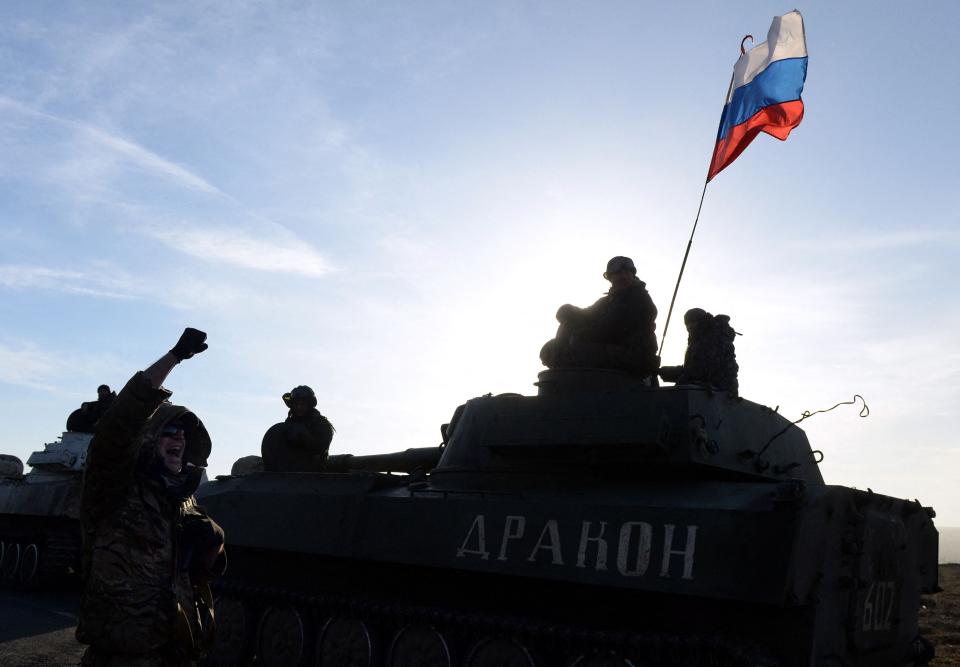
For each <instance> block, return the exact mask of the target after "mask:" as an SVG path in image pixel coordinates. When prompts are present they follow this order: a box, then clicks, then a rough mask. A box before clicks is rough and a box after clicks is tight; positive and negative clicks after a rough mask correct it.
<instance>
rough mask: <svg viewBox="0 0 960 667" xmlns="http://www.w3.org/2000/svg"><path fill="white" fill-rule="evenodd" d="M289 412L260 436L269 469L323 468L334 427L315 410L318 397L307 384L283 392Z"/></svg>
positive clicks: (275, 470)
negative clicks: (283, 418)
mask: <svg viewBox="0 0 960 667" xmlns="http://www.w3.org/2000/svg"><path fill="white" fill-rule="evenodd" d="M283 402H284V404H286V406H287V407H288V408H290V412H289V413H288V415H287V420H286V421H285V422H281V423H279V424H274V425H273V426H271V427H270V428H269V429H267V432H266V433H265V434H264V435H263V443H262V444H261V447H260V453H261V454H262V455H263V465H264V468H265V469H266V470H267V471H270V472H311V471H317V470H323V468H324V464H325V463H326V461H327V452H328V450H329V449H330V442H331V440H333V434H334V433H335V431H336V429H334V428H333V425H332V424H331V423H330V420H329V419H327V418H326V417H324V416H323V415H322V414H320V411H319V410H317V396H316V394H314V393H313V389H311V388H310V387H308V386H306V385H300V386H299V387H295V388H294V389H293V390H292V391H289V392H287V393H286V394H284V395H283Z"/></svg>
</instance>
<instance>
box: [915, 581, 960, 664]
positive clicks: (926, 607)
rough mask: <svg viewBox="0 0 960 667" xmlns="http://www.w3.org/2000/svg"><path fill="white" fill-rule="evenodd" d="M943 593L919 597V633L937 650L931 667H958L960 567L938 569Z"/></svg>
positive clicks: (959, 652)
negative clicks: (920, 604)
mask: <svg viewBox="0 0 960 667" xmlns="http://www.w3.org/2000/svg"><path fill="white" fill-rule="evenodd" d="M940 588H942V589H943V592H941V593H937V594H936V595H925V596H923V607H922V608H921V609H920V633H921V634H922V635H923V636H924V637H926V638H927V639H929V640H930V641H932V642H933V643H934V646H936V647H937V657H936V658H935V659H934V661H933V662H931V663H930V665H931V667H934V666H935V667H947V666H948V665H949V666H951V667H954V666H956V665H960V565H957V564H952V565H941V566H940Z"/></svg>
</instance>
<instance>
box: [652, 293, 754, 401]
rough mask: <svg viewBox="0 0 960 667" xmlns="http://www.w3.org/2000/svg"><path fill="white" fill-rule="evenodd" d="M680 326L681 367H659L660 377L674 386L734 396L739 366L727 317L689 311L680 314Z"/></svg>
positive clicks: (701, 310)
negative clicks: (684, 330)
mask: <svg viewBox="0 0 960 667" xmlns="http://www.w3.org/2000/svg"><path fill="white" fill-rule="evenodd" d="M683 323H684V325H685V326H686V327H687V351H686V353H685V354H684V357H683V365H682V366H663V367H662V368H661V369H660V377H662V378H663V379H664V380H666V381H667V382H676V383H677V384H702V385H706V386H708V387H710V388H712V389H719V390H721V391H726V392H728V393H730V394H731V395H733V396H736V395H737V391H738V389H739V382H738V380H737V373H738V371H739V366H738V365H737V354H736V351H735V350H734V345H733V339H734V338H735V337H736V335H737V333H736V332H735V331H734V330H733V327H731V326H730V317H729V316H727V315H711V314H710V313H708V312H707V311H705V310H703V309H702V308H691V309H690V310H688V311H687V312H686V313H684V315H683Z"/></svg>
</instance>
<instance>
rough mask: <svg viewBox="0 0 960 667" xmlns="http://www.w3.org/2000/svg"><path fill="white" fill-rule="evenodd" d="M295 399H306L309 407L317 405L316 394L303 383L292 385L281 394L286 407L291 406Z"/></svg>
mask: <svg viewBox="0 0 960 667" xmlns="http://www.w3.org/2000/svg"><path fill="white" fill-rule="evenodd" d="M296 401H307V403H309V404H310V407H311V408H315V407H317V395H316V394H314V393H313V389H311V388H310V387H308V386H307V385H305V384H302V385H300V386H299V387H294V388H293V389H291V390H290V391H288V392H287V393H286V394H284V395H283V403H284V405H286V406H287V407H288V408H292V407H293V404H294V403H295V402H296Z"/></svg>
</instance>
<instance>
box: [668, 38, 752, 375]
mask: <svg viewBox="0 0 960 667" xmlns="http://www.w3.org/2000/svg"><path fill="white" fill-rule="evenodd" d="M748 38H749V39H750V40H751V41H752V40H753V35H747V36H746V37H744V38H743V40H742V41H741V42H740V55H741V56H742V55H743V54H744V52H745V49H744V48H743V45H744V42H746V41H747V39H748ZM733 77H734V75H733V74H731V75H730V85H729V86H728V87H727V96H726V97H724V106H726V102H727V98H729V97H730V91H731V90H733ZM720 124H721V126H722V125H723V115H722V114H721V116H720ZM718 131H719V130H718ZM714 150H716V146H714ZM712 166H713V154H712V153H711V156H710V164H708V165H707V177H706V178H705V179H703V192H701V193H700V205H699V206H697V216H696V217H695V218H694V219H693V229H691V230H690V239H689V240H688V241H687V249H686V250H685V251H684V252H683V261H682V262H681V263H680V274H679V275H678V276H677V284H676V285H674V286H673V296H672V297H671V298H670V309H669V310H667V321H666V322H665V323H664V325H663V337H662V338H661V339H660V348H659V349H658V350H657V356H658V357H660V356H662V355H663V345H664V343H666V342H667V328H668V327H669V326H670V316H671V315H673V305H674V303H675V302H676V300H677V292H678V291H679V290H680V280H682V279H683V270H684V269H685V268H686V266H687V257H689V256H690V247H691V246H692V245H693V235H694V234H696V233H697V223H698V222H700V211H702V210H703V198H704V197H705V196H706V194H707V184H708V183H710V168H711V167H712Z"/></svg>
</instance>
